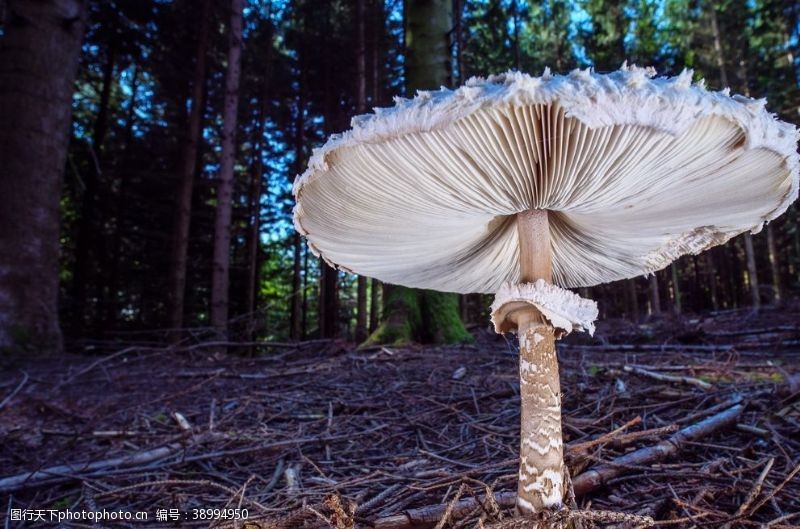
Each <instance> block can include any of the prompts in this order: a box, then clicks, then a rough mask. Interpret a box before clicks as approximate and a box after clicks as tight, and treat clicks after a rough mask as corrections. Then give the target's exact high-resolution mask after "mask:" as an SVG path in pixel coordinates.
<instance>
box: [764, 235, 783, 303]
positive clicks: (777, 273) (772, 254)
mask: <svg viewBox="0 0 800 529" xmlns="http://www.w3.org/2000/svg"><path fill="white" fill-rule="evenodd" d="M766 230H767V251H768V252H769V266H770V271H771V272H772V302H773V303H775V304H776V305H777V304H778V303H780V302H781V267H780V258H779V257H778V249H777V247H776V246H775V233H774V230H773V229H772V224H767V228H766Z"/></svg>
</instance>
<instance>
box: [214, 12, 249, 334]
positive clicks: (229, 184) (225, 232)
mask: <svg viewBox="0 0 800 529" xmlns="http://www.w3.org/2000/svg"><path fill="white" fill-rule="evenodd" d="M243 6H244V0H231V22H230V29H229V31H230V45H229V47H228V71H227V72H226V74H225V107H224V112H223V117H222V154H221V159H220V164H219V183H218V184H217V214H216V218H215V220H214V262H213V264H212V275H211V325H212V326H213V327H214V328H215V329H217V330H218V331H219V332H220V333H221V334H223V335H225V334H227V327H228V285H229V283H230V261H231V216H232V208H233V164H234V161H235V160H236V111H237V108H238V106H239V77H240V74H241V57H242V9H243Z"/></svg>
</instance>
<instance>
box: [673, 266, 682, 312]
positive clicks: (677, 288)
mask: <svg viewBox="0 0 800 529" xmlns="http://www.w3.org/2000/svg"><path fill="white" fill-rule="evenodd" d="M670 271H671V272H672V308H673V311H674V312H675V314H680V313H681V312H682V311H683V304H682V302H681V284H680V277H679V274H678V265H677V264H676V263H672V264H671V265H670Z"/></svg>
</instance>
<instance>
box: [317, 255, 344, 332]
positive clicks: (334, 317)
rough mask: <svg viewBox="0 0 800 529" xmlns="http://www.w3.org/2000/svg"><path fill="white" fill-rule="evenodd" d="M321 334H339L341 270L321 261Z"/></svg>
mask: <svg viewBox="0 0 800 529" xmlns="http://www.w3.org/2000/svg"><path fill="white" fill-rule="evenodd" d="M319 272H320V279H319V282H320V294H319V303H320V306H319V336H320V338H336V337H337V336H338V335H339V296H338V288H339V287H338V282H339V281H338V280H339V272H338V271H337V270H336V269H334V268H332V267H330V266H328V264H327V263H326V262H325V261H322V260H321V261H320V269H319Z"/></svg>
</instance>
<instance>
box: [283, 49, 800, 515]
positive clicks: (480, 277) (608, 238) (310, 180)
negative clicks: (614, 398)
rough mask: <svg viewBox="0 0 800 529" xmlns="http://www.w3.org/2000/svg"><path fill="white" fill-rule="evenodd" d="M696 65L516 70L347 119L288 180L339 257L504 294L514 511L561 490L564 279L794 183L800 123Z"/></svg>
mask: <svg viewBox="0 0 800 529" xmlns="http://www.w3.org/2000/svg"><path fill="white" fill-rule="evenodd" d="M764 103H765V102H764V101H763V100H754V99H750V98H746V97H741V96H730V94H729V92H728V91H727V90H725V91H722V92H711V91H708V90H706V89H705V87H704V84H703V82H702V81H701V82H700V83H696V84H693V83H692V72H691V71H684V72H683V73H681V74H680V75H678V76H676V77H672V78H657V77H655V72H654V70H652V69H650V68H647V69H645V68H637V67H628V66H626V65H623V67H622V69H620V70H618V71H616V72H613V73H610V74H597V73H594V72H592V71H591V70H576V71H573V72H572V73H570V74H569V75H566V76H561V75H553V74H551V73H550V71H549V70H545V72H544V74H543V75H542V76H541V77H531V76H529V75H526V74H524V73H518V72H509V73H506V74H504V75H499V76H494V77H489V78H488V79H482V78H474V79H471V80H470V81H468V82H467V83H466V85H464V86H462V87H460V88H458V89H456V90H448V89H445V88H442V89H441V90H438V91H433V92H419V93H418V94H417V96H416V97H415V98H414V99H411V100H408V99H401V98H398V99H396V104H395V106H394V107H393V108H389V109H380V108H379V109H375V112H374V114H372V115H367V116H358V117H356V118H354V119H353V123H352V129H351V130H349V131H347V132H345V133H343V134H340V135H335V136H333V137H331V138H330V139H329V141H328V142H327V143H326V144H325V145H324V146H323V147H322V148H320V149H317V150H316V151H315V152H314V155H313V157H312V159H311V161H310V163H309V167H308V170H307V171H306V172H305V173H304V174H302V175H300V176H298V178H297V179H296V181H295V184H294V195H295V198H296V206H295V209H294V223H295V227H296V229H297V230H298V231H299V232H300V233H301V234H303V235H304V236H305V237H306V239H307V241H308V245H309V247H310V249H311V250H312V251H313V252H314V253H315V254H316V255H318V256H320V257H321V258H323V259H325V260H326V261H327V262H328V263H329V264H335V265H337V266H338V267H339V268H341V269H344V270H347V271H350V272H354V273H358V274H362V275H366V276H371V277H376V278H378V279H380V280H382V281H385V282H388V283H394V284H399V285H404V286H409V287H419V288H428V289H437V290H442V291H448V292H460V293H470V292H483V293H496V297H495V301H494V303H493V304H492V321H493V323H494V327H495V330H496V331H497V332H499V333H504V332H508V331H515V332H516V333H517V335H518V338H519V345H520V364H519V376H520V394H521V406H522V408H521V441H520V468H519V484H518V496H517V509H518V511H519V512H520V513H521V514H530V513H536V512H542V511H546V510H557V509H559V508H560V507H561V506H562V501H563V498H564V494H565V476H564V470H565V469H564V462H563V441H562V434H561V390H560V386H559V376H558V361H557V356H556V348H555V341H556V340H557V339H559V338H561V337H562V336H564V335H566V334H568V333H569V332H571V331H573V330H581V331H588V332H590V333H592V332H593V331H594V320H595V319H596V318H597V306H596V304H595V303H594V302H593V301H591V300H587V299H582V298H581V297H580V296H578V295H576V294H574V293H572V292H570V291H568V290H566V289H565V288H568V287H585V286H592V285H598V284H601V283H607V282H610V281H615V280H618V279H624V278H630V277H635V276H638V275H641V274H648V273H653V272H654V271H656V270H659V269H662V268H664V267H666V266H667V265H668V264H669V263H671V262H672V261H673V260H674V259H676V258H678V257H679V256H681V255H684V254H697V253H699V252H701V251H703V250H705V249H707V248H710V247H712V246H714V245H717V244H722V243H724V242H725V241H727V240H728V239H730V238H731V237H734V236H735V235H737V234H740V233H742V232H745V231H751V232H754V233H755V232H757V231H758V230H759V229H760V228H761V227H762V226H763V224H764V223H765V222H768V221H770V220H772V219H774V218H776V217H777V216H779V215H780V214H781V213H783V212H784V211H785V210H786V209H787V207H788V206H789V205H790V204H791V203H792V202H793V201H794V200H795V198H796V197H797V194H798V165H799V162H798V154H797V152H796V144H797V141H798V132H797V130H796V129H795V128H794V127H793V126H791V125H789V124H786V123H783V122H781V121H778V120H777V119H776V118H775V117H774V116H773V115H771V114H770V113H768V112H767V111H766V110H765V108H764Z"/></svg>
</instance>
